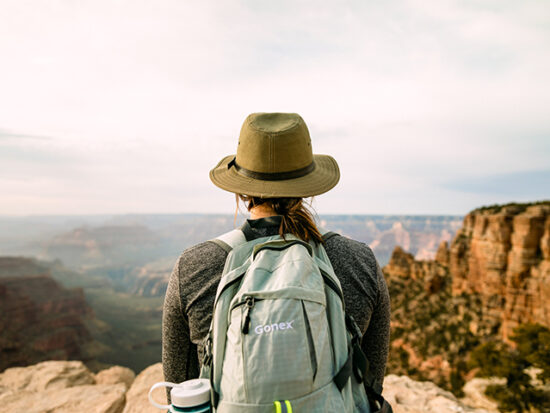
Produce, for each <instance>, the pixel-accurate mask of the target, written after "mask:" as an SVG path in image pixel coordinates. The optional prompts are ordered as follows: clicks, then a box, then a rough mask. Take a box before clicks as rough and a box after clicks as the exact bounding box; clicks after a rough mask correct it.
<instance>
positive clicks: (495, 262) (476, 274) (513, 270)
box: [450, 202, 550, 338]
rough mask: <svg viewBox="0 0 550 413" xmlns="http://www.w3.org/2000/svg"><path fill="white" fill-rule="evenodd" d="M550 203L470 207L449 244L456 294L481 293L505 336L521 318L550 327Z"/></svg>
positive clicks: (490, 316)
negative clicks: (462, 223)
mask: <svg viewBox="0 0 550 413" xmlns="http://www.w3.org/2000/svg"><path fill="white" fill-rule="evenodd" d="M549 243H550V202H545V203H540V204H535V205H530V206H527V205H510V206H504V207H493V208H488V209H481V210H476V211H473V212H471V213H470V214H468V215H467V216H466V218H465V219H464V225H463V227H462V229H461V230H460V231H459V232H458V233H457V236H456V238H455V239H454V241H453V243H452V246H451V257H450V273H451V276H452V278H453V294H454V295H458V294H462V293H470V292H477V293H479V294H480V295H481V297H482V299H483V305H484V311H485V313H486V316H487V317H489V318H493V319H495V320H499V321H500V322H501V325H502V329H501V330H502V334H503V337H504V338H507V337H508V336H509V335H510V334H511V332H512V330H513V328H514V327H516V326H517V325H518V324H520V323H540V324H543V325H545V326H550V286H549V281H550V251H549V250H550V247H549Z"/></svg>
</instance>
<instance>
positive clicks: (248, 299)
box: [242, 296, 255, 334]
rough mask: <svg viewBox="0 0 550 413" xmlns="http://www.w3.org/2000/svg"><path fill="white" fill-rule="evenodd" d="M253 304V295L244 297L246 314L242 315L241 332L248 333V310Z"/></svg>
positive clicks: (249, 310) (250, 309)
mask: <svg viewBox="0 0 550 413" xmlns="http://www.w3.org/2000/svg"><path fill="white" fill-rule="evenodd" d="M254 304H255V301H254V297H252V296H248V297H246V300H245V305H246V315H245V317H244V323H243V328H242V332H243V334H248V330H249V328H250V312H251V311H252V309H253V308H254Z"/></svg>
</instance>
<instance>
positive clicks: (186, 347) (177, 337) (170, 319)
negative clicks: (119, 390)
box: [162, 257, 199, 383]
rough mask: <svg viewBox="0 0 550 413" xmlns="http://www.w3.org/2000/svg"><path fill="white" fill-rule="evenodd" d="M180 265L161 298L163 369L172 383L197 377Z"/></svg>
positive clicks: (167, 379) (194, 351) (166, 377)
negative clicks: (183, 296)
mask: <svg viewBox="0 0 550 413" xmlns="http://www.w3.org/2000/svg"><path fill="white" fill-rule="evenodd" d="M180 263H181V257H180V259H179V260H178V261H177V262H176V265H175V266H174V269H173V271H172V274H171V275H170V280H169V281H168V288H167V290H166V296H165V298H164V307H163V313H162V367H163V371H164V379H165V380H166V381H169V382H172V383H180V382H182V381H185V380H188V379H191V378H195V377H198V375H199V367H198V366H199V363H198V356H197V347H196V345H194V344H193V343H192V342H191V336H190V331H189V319H188V317H187V314H186V313H185V310H184V309H185V306H184V304H183V303H182V296H181V294H180V282H179V281H180V280H179V278H180Z"/></svg>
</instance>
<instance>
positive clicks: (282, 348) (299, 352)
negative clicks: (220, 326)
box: [220, 297, 331, 403]
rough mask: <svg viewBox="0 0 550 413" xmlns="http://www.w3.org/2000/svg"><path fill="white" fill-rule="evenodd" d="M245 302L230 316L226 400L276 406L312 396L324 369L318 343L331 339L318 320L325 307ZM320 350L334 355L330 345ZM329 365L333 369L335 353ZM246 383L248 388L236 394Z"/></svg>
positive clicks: (287, 300)
mask: <svg viewBox="0 0 550 413" xmlns="http://www.w3.org/2000/svg"><path fill="white" fill-rule="evenodd" d="M241 302H242V304H240V303H241ZM241 302H239V303H237V305H235V306H234V307H233V310H232V311H231V314H230V317H231V319H230V326H229V329H228V331H227V347H226V354H225V357H224V364H223V371H224V374H223V377H222V381H221V383H220V395H221V397H222V398H224V399H226V400H227V397H228V396H229V395H231V397H230V399H229V400H231V401H234V402H244V403H270V402H273V401H274V400H279V399H293V398H298V397H301V396H303V395H305V394H308V393H310V392H312V391H313V390H314V388H315V386H314V379H315V377H316V376H318V367H317V365H318V364H319V362H318V360H319V359H318V357H319V354H318V352H317V351H316V348H315V347H316V345H317V341H316V340H318V339H319V338H321V339H322V338H323V336H324V337H325V338H326V339H327V340H328V337H329V335H328V323H327V321H326V317H324V318H323V319H319V317H317V315H321V314H322V315H324V314H325V310H324V306H323V305H322V304H320V303H316V302H310V301H303V300H301V299H295V298H283V299H281V298H278V299H254V301H253V304H252V305H251V301H250V299H249V300H248V301H247V300H246V297H245V298H243V300H242V301H241ZM312 316H313V318H314V319H313V320H312V319H311V317H312ZM319 322H321V324H322V326H318V324H319ZM321 330H324V333H323V332H321ZM320 344H321V347H326V348H327V349H329V351H330V343H327V344H323V343H320ZM324 364H331V360H330V352H329V358H327V360H326V362H324ZM329 368H330V367H329ZM228 376H231V377H234V378H235V379H233V380H232V379H226V377H228ZM241 378H242V382H241V381H240V379H241ZM240 382H241V383H243V384H242V388H240V389H239V388H236V387H238V386H240ZM239 395H242V396H240V397H239Z"/></svg>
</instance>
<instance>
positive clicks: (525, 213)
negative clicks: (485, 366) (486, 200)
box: [384, 201, 550, 394]
mask: <svg viewBox="0 0 550 413" xmlns="http://www.w3.org/2000/svg"><path fill="white" fill-rule="evenodd" d="M384 274H385V275H386V279H387V283H388V288H389V290H390V297H391V304H392V335H391V337H392V343H391V348H392V352H391V354H390V360H389V369H390V371H391V372H394V373H399V374H409V375H411V377H414V378H416V379H429V380H432V381H434V382H435V383H436V384H438V385H440V386H443V387H445V388H448V389H452V390H453V391H455V392H457V393H458V394H460V392H461V388H462V385H463V384H464V382H465V381H467V380H468V379H470V378H471V374H472V372H470V371H469V370H470V369H469V368H468V366H467V362H468V354H469V353H470V352H471V351H472V350H473V349H474V348H475V347H476V346H478V345H480V344H482V343H484V342H486V341H487V340H493V339H502V340H504V341H509V339H510V336H511V335H512V334H513V330H514V328H515V327H517V326H519V325H520V324H526V323H538V324H541V325H543V326H545V327H550V201H546V202H539V203H536V204H509V205H504V206H493V207H485V208H479V209H476V210H474V211H472V212H470V213H469V214H468V215H467V216H466V217H465V218H464V223H463V226H462V228H461V229H459V231H458V232H457V235H456V236H455V238H454V239H453V240H452V242H451V245H450V247H449V245H448V244H447V243H446V242H442V243H441V244H440V246H439V249H438V251H437V253H436V256H435V259H434V260H427V261H420V260H417V259H415V257H414V256H413V255H412V254H410V253H407V252H406V251H404V250H403V249H402V248H400V247H396V248H395V250H394V252H393V254H392V257H391V259H390V262H389V263H388V265H386V266H385V267H384Z"/></svg>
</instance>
